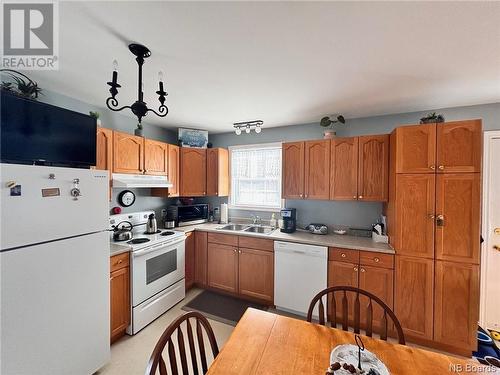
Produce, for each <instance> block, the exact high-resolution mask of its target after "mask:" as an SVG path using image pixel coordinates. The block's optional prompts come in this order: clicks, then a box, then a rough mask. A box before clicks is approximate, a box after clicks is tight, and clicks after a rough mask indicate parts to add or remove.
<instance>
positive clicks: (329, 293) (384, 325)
mask: <svg viewBox="0 0 500 375" xmlns="http://www.w3.org/2000/svg"><path fill="white" fill-rule="evenodd" d="M335 293H337V294H341V296H342V310H341V311H340V313H341V314H340V315H341V319H340V320H341V323H342V329H343V330H344V331H348V330H349V301H348V298H347V293H355V294H356V298H355V299H354V333H359V330H360V310H361V307H360V299H359V296H360V294H361V295H363V296H365V297H366V298H367V299H368V301H369V302H368V305H367V306H366V335H367V336H369V337H372V335H373V305H374V303H373V302H375V304H376V305H379V306H380V307H381V308H382V310H383V315H382V322H381V333H380V338H381V339H382V340H386V341H387V331H388V321H387V315H389V317H390V318H391V320H392V321H393V323H394V327H395V328H396V331H397V333H398V339H399V343H400V344H402V345H405V337H404V334H403V329H402V328H401V324H400V323H399V320H398V318H397V317H396V315H395V314H394V312H393V311H392V310H391V308H390V307H389V306H387V305H386V304H385V303H384V302H383V301H382V300H381V299H380V298H378V297H377V296H375V295H373V294H371V293H369V292H367V291H365V290H362V289H359V288H354V287H351V286H334V287H331V288H326V289H324V290H322V291H321V292H319V293H318V294H316V296H315V297H314V298H313V299H312V301H311V303H310V305H309V311H308V312H307V321H308V322H312V317H313V311H314V308H315V306H316V304H317V303H318V302H319V306H318V311H319V314H318V316H319V324H321V325H326V321H327V320H328V315H330V316H331V319H330V321H331V324H332V327H336V326H337V301H336V300H335ZM324 296H326V298H327V301H328V307H329V308H330V311H331V314H328V313H327V314H326V315H325V306H324V304H323V297H324ZM325 317H326V319H325Z"/></svg>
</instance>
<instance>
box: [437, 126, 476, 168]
mask: <svg viewBox="0 0 500 375" xmlns="http://www.w3.org/2000/svg"><path fill="white" fill-rule="evenodd" d="M481 137H482V124H481V120H468V121H454V122H446V123H443V124H437V163H436V164H437V166H438V167H437V171H438V172H439V173H457V172H465V173H467V172H480V171H481V154H482V139H481Z"/></svg>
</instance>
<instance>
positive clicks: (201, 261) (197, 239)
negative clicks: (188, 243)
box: [194, 231, 208, 286]
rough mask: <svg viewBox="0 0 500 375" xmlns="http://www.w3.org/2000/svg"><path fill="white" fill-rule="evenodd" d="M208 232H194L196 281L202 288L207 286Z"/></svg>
mask: <svg viewBox="0 0 500 375" xmlns="http://www.w3.org/2000/svg"><path fill="white" fill-rule="evenodd" d="M207 234H208V233H207V232H198V231H196V232H194V246H195V249H194V252H195V254H194V259H195V269H194V279H195V282H196V284H198V285H200V286H206V285H207V253H208V240H207Z"/></svg>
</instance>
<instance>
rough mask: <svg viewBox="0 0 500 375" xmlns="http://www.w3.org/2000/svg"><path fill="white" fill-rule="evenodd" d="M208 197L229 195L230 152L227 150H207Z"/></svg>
mask: <svg viewBox="0 0 500 375" xmlns="http://www.w3.org/2000/svg"><path fill="white" fill-rule="evenodd" d="M207 195H208V196H219V197H226V196H228V195H229V151H228V150H226V149H223V148H209V149H207Z"/></svg>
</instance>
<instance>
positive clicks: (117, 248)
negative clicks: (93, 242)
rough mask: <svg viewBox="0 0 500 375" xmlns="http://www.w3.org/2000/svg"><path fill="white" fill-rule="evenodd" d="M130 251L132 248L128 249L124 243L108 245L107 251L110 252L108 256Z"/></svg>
mask: <svg viewBox="0 0 500 375" xmlns="http://www.w3.org/2000/svg"><path fill="white" fill-rule="evenodd" d="M131 249H132V247H130V246H129V245H127V244H126V243H114V242H111V243H110V244H109V250H110V253H109V256H113V255H118V254H122V253H126V252H127V251H130V250H131Z"/></svg>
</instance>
